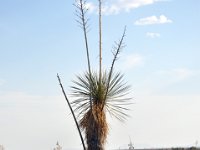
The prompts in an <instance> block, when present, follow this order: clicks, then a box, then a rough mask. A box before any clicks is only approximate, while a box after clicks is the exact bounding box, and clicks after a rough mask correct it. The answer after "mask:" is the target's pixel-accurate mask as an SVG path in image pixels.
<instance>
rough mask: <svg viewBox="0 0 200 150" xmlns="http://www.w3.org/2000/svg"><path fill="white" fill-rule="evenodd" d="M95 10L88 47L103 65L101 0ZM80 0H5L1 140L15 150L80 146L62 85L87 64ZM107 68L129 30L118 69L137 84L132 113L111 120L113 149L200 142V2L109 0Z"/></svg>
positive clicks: (0, 7) (0, 44) (0, 46)
mask: <svg viewBox="0 0 200 150" xmlns="http://www.w3.org/2000/svg"><path fill="white" fill-rule="evenodd" d="M87 2H88V3H87V6H88V8H89V9H90V11H89V12H88V17H89V18H90V22H89V25H90V31H89V33H88V38H89V48H90V54H91V59H92V64H93V68H97V65H98V64H97V63H98V26H97V25H98V22H97V21H98V18H97V14H96V4H97V1H94V0H88V1H87ZM73 3H74V1H73V0H65V1H64V0H59V1H53V0H48V1H47V0H40V1H39V0H34V1H33V0H6V1H3V0H1V1H0V69H1V71H0V118H1V119H0V145H1V144H3V145H4V146H5V148H6V149H9V150H27V149H29V150H34V149H37V150H43V149H48V150H50V149H53V147H54V146H55V144H56V142H57V140H58V141H59V142H60V144H61V145H62V146H63V148H64V149H70V148H79V147H81V145H80V140H79V137H78V134H77V131H76V128H75V126H74V123H73V120H72V116H71V115H70V114H69V113H70V112H69V110H68V107H67V104H66V103H65V100H64V97H63V95H62V93H61V91H60V87H59V85H58V81H57V78H56V74H57V73H59V74H60V76H61V79H62V81H63V84H64V86H65V88H66V91H67V93H70V88H69V86H70V85H72V82H71V80H72V79H74V77H75V75H76V74H79V73H81V72H83V71H85V70H86V69H87V64H86V57H85V55H86V54H85V49H84V41H83V33H82V30H81V29H80V28H79V27H78V24H77V22H76V21H75V19H76V16H75V14H74V13H75V8H74V6H73ZM103 8H104V9H103V13H104V15H103V20H102V21H103V64H104V65H103V66H104V68H105V69H106V68H108V67H109V65H110V61H111V60H112V54H111V49H112V46H113V43H114V41H117V40H118V39H119V38H120V36H121V35H122V32H123V28H124V26H126V27H127V32H126V38H125V43H126V47H125V49H124V50H123V52H122V53H121V55H120V59H119V60H118V62H117V65H116V70H117V71H122V72H123V73H124V74H125V78H126V81H127V82H128V83H130V84H131V85H132V91H133V92H132V93H131V95H132V97H133V100H132V101H133V103H134V104H133V105H131V106H130V108H131V111H130V112H129V113H130V115H131V118H129V119H128V120H127V122H126V123H119V122H117V121H116V120H115V119H114V118H109V123H110V125H111V126H110V134H109V137H108V142H107V148H118V147H125V146H126V144H128V142H129V136H130V137H131V138H132V141H133V142H134V144H135V147H168V146H169V147H171V146H193V145H194V143H195V141H196V140H199V141H200V129H199V126H200V121H199V116H200V111H199V106H200V93H199V92H200V85H199V83H200V59H199V56H200V50H199V49H200V42H199V41H200V36H199V35H200V29H199V26H200V11H199V10H200V1H199V0H107V1H106V0H104V2H103Z"/></svg>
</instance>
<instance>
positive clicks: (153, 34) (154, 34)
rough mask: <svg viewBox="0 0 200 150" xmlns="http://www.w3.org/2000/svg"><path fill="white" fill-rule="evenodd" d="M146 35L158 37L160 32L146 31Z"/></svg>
mask: <svg viewBox="0 0 200 150" xmlns="http://www.w3.org/2000/svg"><path fill="white" fill-rule="evenodd" d="M146 37H149V38H158V37H160V33H155V32H147V33H146Z"/></svg>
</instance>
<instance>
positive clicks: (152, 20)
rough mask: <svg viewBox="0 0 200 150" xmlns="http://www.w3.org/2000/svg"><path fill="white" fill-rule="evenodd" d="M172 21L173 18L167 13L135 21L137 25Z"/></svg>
mask: <svg viewBox="0 0 200 150" xmlns="http://www.w3.org/2000/svg"><path fill="white" fill-rule="evenodd" d="M165 23H172V20H170V19H168V18H167V17H166V16H165V15H160V16H159V17H157V16H150V17H146V18H141V19H139V20H137V21H135V25H152V24H165Z"/></svg>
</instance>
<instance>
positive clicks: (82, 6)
mask: <svg viewBox="0 0 200 150" xmlns="http://www.w3.org/2000/svg"><path fill="white" fill-rule="evenodd" d="M75 6H76V7H77V9H78V10H79V11H80V12H79V14H77V16H78V17H79V19H80V20H81V21H78V22H79V23H80V25H81V27H82V29H83V33H84V39H85V48H86V54H87V63H88V72H89V76H90V78H91V65H90V56H89V47H88V38H87V23H88V19H86V18H85V14H86V12H87V9H86V8H85V1H83V0H79V4H76V5H75ZM91 90H92V89H90V93H91ZM90 108H91V109H92V98H91V96H90Z"/></svg>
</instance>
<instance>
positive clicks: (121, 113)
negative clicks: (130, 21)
mask: <svg viewBox="0 0 200 150" xmlns="http://www.w3.org/2000/svg"><path fill="white" fill-rule="evenodd" d="M98 2H99V70H98V71H96V70H92V69H91V64H90V57H89V48H88V39H87V27H88V26H87V22H88V19H87V18H86V12H87V8H86V5H85V4H86V1H83V0H79V1H76V4H75V6H76V8H77V16H78V17H79V20H78V22H79V23H80V25H81V27H82V29H83V32H84V39H85V46H86V52H87V62H88V71H86V72H85V73H84V74H83V75H78V76H77V79H76V80H74V81H73V83H74V85H73V86H72V87H71V88H72V95H73V96H74V98H75V100H74V101H73V102H72V105H73V108H74V111H75V112H77V114H78V116H77V117H78V120H79V126H80V128H81V129H82V130H83V131H84V133H85V139H86V143H87V149H88V150H103V149H104V145H105V142H106V137H107V135H108V124H107V119H106V113H107V112H108V113H110V114H111V115H113V116H115V117H116V118H117V119H119V120H120V121H123V120H124V119H125V118H126V117H127V114H126V112H125V111H126V110H128V109H127V108H126V105H127V104H128V100H130V98H127V94H128V92H129V89H130V86H128V85H127V84H126V83H125V82H124V80H123V75H122V74H121V73H120V72H119V73H116V72H114V65H115V62H116V60H117V57H118V55H119V53H120V52H121V50H122V48H123V47H124V43H123V40H124V37H125V32H126V28H125V29H124V32H123V35H122V37H121V39H120V40H119V41H118V42H116V43H115V46H114V48H113V51H112V52H113V60H112V62H111V66H110V68H109V69H108V70H103V71H102V25H101V24H102V23H101V22H102V21H101V16H102V15H101V5H102V2H101V0H98Z"/></svg>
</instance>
